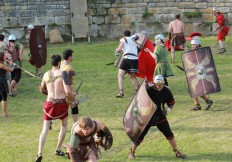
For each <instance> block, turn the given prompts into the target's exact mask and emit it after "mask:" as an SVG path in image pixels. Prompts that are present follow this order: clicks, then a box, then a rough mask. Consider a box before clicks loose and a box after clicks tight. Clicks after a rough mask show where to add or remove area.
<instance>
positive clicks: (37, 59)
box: [29, 27, 47, 67]
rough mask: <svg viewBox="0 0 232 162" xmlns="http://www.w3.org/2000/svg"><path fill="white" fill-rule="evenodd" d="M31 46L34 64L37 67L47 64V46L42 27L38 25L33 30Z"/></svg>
mask: <svg viewBox="0 0 232 162" xmlns="http://www.w3.org/2000/svg"><path fill="white" fill-rule="evenodd" d="M29 46H30V52H31V58H32V60H33V62H34V64H35V65H36V66H37V67H41V66H43V65H45V64H46V61H47V46H46V40H45V35H44V32H43V29H42V27H36V28H34V29H32V30H31V34H30V42H29Z"/></svg>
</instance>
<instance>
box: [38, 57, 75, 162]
mask: <svg viewBox="0 0 232 162" xmlns="http://www.w3.org/2000/svg"><path fill="white" fill-rule="evenodd" d="M60 63H61V56H60V55H53V56H52V57H51V64H52V69H51V70H49V71H47V72H46V73H45V74H44V76H43V79H42V82H41V85H40V91H41V92H42V93H47V99H46V101H45V103H44V107H43V112H44V117H43V119H44V123H43V130H42V132H41V134H40V138H39V149H38V154H37V158H36V162H40V161H41V160H42V149H43V146H44V143H45V140H46V136H47V134H48V131H49V129H50V126H51V122H52V120H56V119H60V120H61V128H60V133H59V137H58V143H57V146H56V149H55V153H54V154H55V155H57V156H64V155H65V153H64V152H63V151H61V146H62V143H63V141H64V138H65V135H66V131H67V124H68V107H69V105H68V103H67V101H66V95H67V94H68V95H71V96H72V91H71V89H70V88H69V86H68V85H67V84H66V83H65V82H64V79H63V78H62V71H61V70H60V69H59V66H60ZM45 87H46V88H45Z"/></svg>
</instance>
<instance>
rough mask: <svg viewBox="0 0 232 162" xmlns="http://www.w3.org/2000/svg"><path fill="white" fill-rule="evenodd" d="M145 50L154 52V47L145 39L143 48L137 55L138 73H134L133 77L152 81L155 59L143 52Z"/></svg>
mask: <svg viewBox="0 0 232 162" xmlns="http://www.w3.org/2000/svg"><path fill="white" fill-rule="evenodd" d="M145 48H148V49H149V50H150V51H151V52H154V46H153V44H152V42H151V40H150V39H149V38H147V40H146V42H145V44H144V46H143V48H142V49H141V51H140V53H139V57H138V69H139V73H136V74H135V75H136V76H138V77H141V78H144V79H145V78H146V79H147V81H153V75H154V71H155V67H156V62H155V59H154V58H153V57H152V56H151V55H150V54H149V53H148V52H146V51H144V49H145Z"/></svg>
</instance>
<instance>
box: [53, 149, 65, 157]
mask: <svg viewBox="0 0 232 162" xmlns="http://www.w3.org/2000/svg"><path fill="white" fill-rule="evenodd" d="M54 155H57V156H64V155H65V152H63V151H62V150H60V151H57V150H56V151H55V153H54Z"/></svg>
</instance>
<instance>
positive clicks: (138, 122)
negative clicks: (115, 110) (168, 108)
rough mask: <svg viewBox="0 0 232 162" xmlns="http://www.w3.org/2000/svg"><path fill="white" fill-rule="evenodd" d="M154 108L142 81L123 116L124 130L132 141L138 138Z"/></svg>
mask: <svg viewBox="0 0 232 162" xmlns="http://www.w3.org/2000/svg"><path fill="white" fill-rule="evenodd" d="M156 108H157V107H156V105H155V104H154V103H153V101H152V100H151V99H150V97H149V95H148V94H147V91H146V87H145V82H143V83H142V85H141V86H140V88H139V91H138V92H137V94H136V95H135V96H134V98H133V99H132V101H131V103H130V105H129V106H128V108H127V110H126V112H125V114H124V117H123V125H124V128H125V131H126V133H127V135H128V136H129V138H130V139H131V140H132V141H134V142H135V141H137V140H138V138H139V136H140V135H141V134H142V132H143V131H144V129H145V127H146V125H147V123H148V122H149V121H150V119H151V117H152V115H153V114H154V113H155V111H156Z"/></svg>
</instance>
